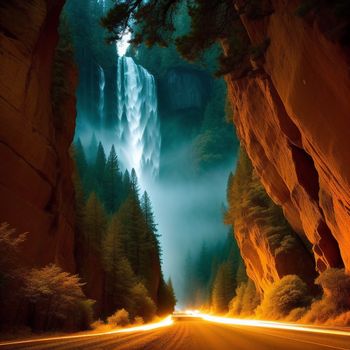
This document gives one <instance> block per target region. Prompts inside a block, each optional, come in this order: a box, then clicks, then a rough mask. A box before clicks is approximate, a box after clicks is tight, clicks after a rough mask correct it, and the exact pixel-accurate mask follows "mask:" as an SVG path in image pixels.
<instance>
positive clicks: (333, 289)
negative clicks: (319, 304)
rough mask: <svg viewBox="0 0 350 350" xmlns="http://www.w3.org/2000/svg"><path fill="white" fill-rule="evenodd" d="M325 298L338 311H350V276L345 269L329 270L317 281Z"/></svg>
mask: <svg viewBox="0 0 350 350" xmlns="http://www.w3.org/2000/svg"><path fill="white" fill-rule="evenodd" d="M315 282H316V284H318V285H320V286H321V287H322V289H323V292H324V295H325V298H327V299H329V302H332V303H334V304H335V306H336V307H337V309H338V310H349V309H350V276H349V275H347V274H346V273H345V270H344V269H328V270H326V271H324V272H323V273H322V274H321V275H320V276H319V277H318V278H317V279H316V281H315Z"/></svg>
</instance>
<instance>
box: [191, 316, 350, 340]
mask: <svg viewBox="0 0 350 350" xmlns="http://www.w3.org/2000/svg"><path fill="white" fill-rule="evenodd" d="M196 316H197V317H201V318H202V319H203V320H205V321H208V322H215V323H221V324H227V325H233V326H247V327H261V328H273V329H283V330H289V331H298V332H311V333H319V334H328V335H342V336H348V337H350V332H349V331H345V330H337V329H326V328H321V327H319V328H318V327H314V326H312V325H302V324H291V323H283V322H273V321H259V320H246V319H239V318H229V317H220V316H214V315H208V314H201V313H200V314H196Z"/></svg>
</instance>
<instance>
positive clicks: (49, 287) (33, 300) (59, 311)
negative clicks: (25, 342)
mask: <svg viewBox="0 0 350 350" xmlns="http://www.w3.org/2000/svg"><path fill="white" fill-rule="evenodd" d="M83 285H84V284H83V283H81V281H80V278H79V276H78V275H72V274H70V273H68V272H65V271H63V270H62V269H61V268H60V267H59V266H57V265H55V264H50V265H47V266H44V267H42V268H38V269H31V270H30V271H29V272H28V273H27V274H26V276H25V277H24V288H23V292H24V296H25V298H26V299H27V300H28V302H29V304H30V308H31V310H32V311H31V313H32V315H33V316H34V317H33V319H34V320H36V321H35V323H36V324H35V325H33V326H34V328H40V329H44V330H48V329H52V328H61V327H62V326H64V325H66V324H67V323H68V324H69V323H71V322H72V317H71V316H70V315H71V314H74V315H75V317H77V320H76V321H77V322H78V323H80V324H83V325H85V327H87V326H88V325H89V324H90V322H91V318H92V305H93V301H91V300H88V299H86V297H85V295H84V293H83V291H82V286H83Z"/></svg>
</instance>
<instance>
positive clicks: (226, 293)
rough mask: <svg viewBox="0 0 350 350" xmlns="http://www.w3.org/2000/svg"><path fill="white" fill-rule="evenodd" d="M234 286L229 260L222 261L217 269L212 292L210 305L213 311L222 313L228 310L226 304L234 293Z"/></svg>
mask: <svg viewBox="0 0 350 350" xmlns="http://www.w3.org/2000/svg"><path fill="white" fill-rule="evenodd" d="M235 287H236V284H235V278H234V275H233V273H232V266H231V265H230V263H229V262H224V263H222V264H221V265H220V267H219V269H218V271H217V274H216V277H215V282H214V287H213V292H212V307H213V309H214V311H215V312H219V313H223V312H226V311H227V310H228V305H229V303H230V301H231V299H232V298H233V296H234V293H235Z"/></svg>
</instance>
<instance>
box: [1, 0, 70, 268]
mask: <svg viewBox="0 0 350 350" xmlns="http://www.w3.org/2000/svg"><path fill="white" fill-rule="evenodd" d="M63 4H64V1H63V0H31V1H21V0H9V1H3V2H1V4H0V96H1V98H0V159H1V171H0V222H8V223H9V224H10V225H11V226H12V227H15V228H16V229H17V231H18V232H28V236H27V240H26V242H25V243H24V249H23V253H22V256H23V259H24V260H25V262H26V263H28V264H29V265H43V264H47V263H50V262H55V263H57V264H59V265H60V266H62V267H63V268H64V269H66V270H68V271H73V270H74V269H75V263H74V254H73V253H74V249H73V248H74V231H73V226H74V192H73V186H72V182H71V173H72V163H71V160H70V156H69V153H68V151H69V147H70V144H71V141H72V138H73V133H74V127H75V98H74V90H75V80H76V74H75V72H74V69H71V72H69V74H70V76H71V87H70V90H71V95H69V93H68V95H69V96H67V98H66V99H65V102H64V104H63V105H61V109H64V111H65V113H64V114H63V115H64V116H63V117H62V118H63V119H62V120H60V121H59V124H60V127H59V128H58V127H57V125H56V124H55V121H54V116H53V112H52V105H51V86H52V67H53V61H54V52H55V47H56V44H57V41H58V34H57V28H58V19H59V15H60V12H61V9H62V6H63Z"/></svg>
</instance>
